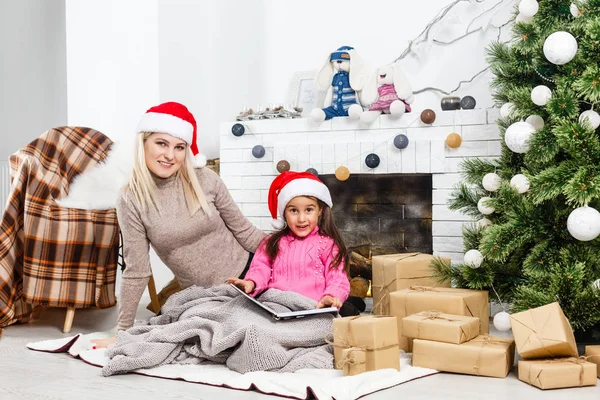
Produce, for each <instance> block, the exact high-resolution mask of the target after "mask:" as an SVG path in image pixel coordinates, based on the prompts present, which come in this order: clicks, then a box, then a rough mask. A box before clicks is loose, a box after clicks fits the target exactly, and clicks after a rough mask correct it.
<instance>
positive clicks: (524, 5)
mask: <svg viewBox="0 0 600 400" xmlns="http://www.w3.org/2000/svg"><path fill="white" fill-rule="evenodd" d="M539 8H540V5H539V4H538V2H537V1H536V0H521V2H520V3H519V14H521V15H523V16H524V17H529V18H531V17H533V16H534V15H535V14H537V12H538V10H539Z"/></svg>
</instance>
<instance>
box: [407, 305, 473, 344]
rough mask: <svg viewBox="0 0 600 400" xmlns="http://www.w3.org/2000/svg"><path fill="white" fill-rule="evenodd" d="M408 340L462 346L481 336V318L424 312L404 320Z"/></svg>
mask: <svg viewBox="0 0 600 400" xmlns="http://www.w3.org/2000/svg"><path fill="white" fill-rule="evenodd" d="M402 334H403V335H404V336H405V337H407V338H415V339H424V340H433V341H435V342H446V343H454V344H461V343H464V342H467V341H469V340H471V339H474V338H476V337H477V336H479V318H477V317H465V316H464V315H452V314H443V313H440V312H438V311H423V312H420V313H418V314H413V315H409V316H408V317H405V318H402Z"/></svg>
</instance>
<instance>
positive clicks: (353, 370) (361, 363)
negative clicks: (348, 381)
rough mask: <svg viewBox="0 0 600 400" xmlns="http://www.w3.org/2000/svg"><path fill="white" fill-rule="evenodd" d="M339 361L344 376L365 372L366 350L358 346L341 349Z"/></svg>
mask: <svg viewBox="0 0 600 400" xmlns="http://www.w3.org/2000/svg"><path fill="white" fill-rule="evenodd" d="M341 363H342V370H343V371H344V376H354V375H358V374H362V373H363V372H367V352H366V351H365V350H363V349H361V348H360V347H351V348H349V349H343V350H342V362H341Z"/></svg>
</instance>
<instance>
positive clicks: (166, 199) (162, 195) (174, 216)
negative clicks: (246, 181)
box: [117, 168, 266, 329]
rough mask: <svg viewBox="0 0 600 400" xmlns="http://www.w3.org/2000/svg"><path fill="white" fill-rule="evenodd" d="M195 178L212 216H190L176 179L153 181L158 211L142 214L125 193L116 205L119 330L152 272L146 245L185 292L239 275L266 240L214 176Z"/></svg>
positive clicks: (203, 173)
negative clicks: (120, 251) (120, 239)
mask: <svg viewBox="0 0 600 400" xmlns="http://www.w3.org/2000/svg"><path fill="white" fill-rule="evenodd" d="M196 175H197V176H198V180H199V181H200V186H201V187H202V190H203V191H204V194H205V196H206V200H207V202H208V205H209V207H210V209H211V210H212V215H211V216H210V217H208V216H207V215H206V213H205V212H204V211H203V210H200V211H198V212H197V213H196V214H194V215H193V216H190V213H189V211H188V209H187V205H186V203H185V197H184V193H183V186H182V184H181V182H180V180H179V179H177V178H176V177H175V175H174V176H173V177H171V178H167V179H159V178H155V182H156V185H157V188H158V190H157V197H158V202H159V204H160V207H161V212H160V213H159V212H158V211H157V210H156V209H155V208H153V207H151V208H150V209H149V210H147V211H142V210H140V209H139V208H138V207H137V206H136V204H135V202H134V201H132V200H131V199H130V195H129V194H128V193H127V192H125V193H124V194H123V195H122V196H121V198H120V199H119V201H118V202H117V215H118V218H119V226H120V228H121V231H122V232H123V256H124V259H125V264H126V268H125V271H124V272H123V281H122V284H121V294H120V296H119V321H118V324H117V328H118V329H127V328H129V327H131V326H133V321H134V320H135V312H136V310H137V306H138V304H139V302H140V298H141V296H142V293H143V292H144V288H145V287H146V285H147V284H148V280H149V278H150V275H151V274H152V271H151V269H150V256H149V249H150V245H151V246H152V248H153V249H154V250H155V251H156V254H157V255H158V256H159V257H160V259H161V260H162V261H163V262H164V263H165V265H166V266H167V267H169V269H170V270H171V271H172V272H173V274H174V275H175V278H176V279H177V281H179V283H180V284H181V286H182V287H183V288H186V287H188V286H192V285H199V286H205V287H208V286H212V285H218V284H222V283H224V282H225V280H226V279H227V278H228V277H230V276H233V277H237V276H239V275H240V274H241V273H242V271H243V269H244V266H245V265H246V262H247V261H248V253H249V252H254V251H255V250H256V248H257V247H258V245H259V243H260V241H261V240H262V239H263V238H264V236H265V234H264V233H263V232H262V231H260V230H259V229H258V228H256V227H255V226H254V225H252V223H251V222H250V221H248V219H247V218H246V217H245V216H244V214H242V212H241V211H240V209H239V207H238V206H237V204H236V203H235V202H234V201H233V199H232V197H231V195H230V194H229V191H228V190H227V187H226V186H225V184H224V183H223V181H222V180H221V178H219V176H218V175H217V174H215V173H214V172H213V171H211V170H210V169H208V168H201V169H197V170H196ZM265 207H266V206H265Z"/></svg>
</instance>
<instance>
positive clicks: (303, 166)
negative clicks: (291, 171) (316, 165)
mask: <svg viewBox="0 0 600 400" xmlns="http://www.w3.org/2000/svg"><path fill="white" fill-rule="evenodd" d="M296 147H297V148H298V171H306V170H307V169H309V168H310V167H311V165H310V145H309V144H308V143H303V144H300V145H298V146H296Z"/></svg>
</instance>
